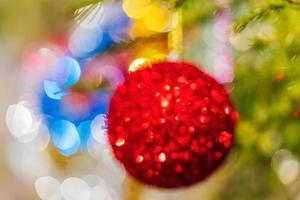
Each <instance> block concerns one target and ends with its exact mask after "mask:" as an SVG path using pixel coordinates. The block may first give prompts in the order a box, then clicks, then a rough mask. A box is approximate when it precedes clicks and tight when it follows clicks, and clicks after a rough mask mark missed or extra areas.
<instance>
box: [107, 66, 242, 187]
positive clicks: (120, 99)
mask: <svg viewBox="0 0 300 200" xmlns="http://www.w3.org/2000/svg"><path fill="white" fill-rule="evenodd" d="M235 119H236V112H235V111H234V110H233V107H232V104H231V102H230V99H229V96H228V94H227V92H226V90H225V89H224V87H223V86H222V85H220V84H219V83H218V82H217V81H216V80H215V79H213V78H212V77H210V76H209V75H207V74H205V73H204V72H202V71H200V70H199V69H198V68H197V67H195V66H193V65H191V64H187V63H184V62H180V63H176V62H163V63H157V64H152V65H150V66H149V67H147V68H144V69H140V70H138V71H136V72H133V73H131V74H130V75H129V76H128V77H127V78H126V79H125V82H124V83H123V84H122V85H120V86H119V87H118V88H117V90H116V92H115V94H114V95H113V97H112V99H111V104H110V108H109V114H108V137H109V141H110V144H111V146H112V149H113V152H114V154H115V156H116V158H117V159H118V160H119V161H120V162H121V163H123V165H124V166H125V168H126V170H127V171H128V173H129V174H131V175H132V176H134V177H135V178H136V179H138V180H139V181H141V182H143V183H146V184H149V185H154V186H159V187H164V188H176V187H182V186H188V185H191V184H194V183H197V182H199V181H201V180H203V179H205V178H206V177H208V176H209V175H210V174H211V173H212V172H214V171H215V170H216V169H217V168H218V167H219V166H220V165H221V164H222V162H223V160H224V158H225V157H226V155H227V154H228V151H229V149H230V148H231V146H232V143H233V133H234V127H235Z"/></svg>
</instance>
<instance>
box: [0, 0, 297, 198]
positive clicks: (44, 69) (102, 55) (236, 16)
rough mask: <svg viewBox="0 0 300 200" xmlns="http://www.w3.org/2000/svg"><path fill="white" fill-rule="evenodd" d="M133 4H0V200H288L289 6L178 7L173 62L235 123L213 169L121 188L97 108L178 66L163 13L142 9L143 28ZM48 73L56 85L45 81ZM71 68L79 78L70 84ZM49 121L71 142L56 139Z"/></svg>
mask: <svg viewBox="0 0 300 200" xmlns="http://www.w3.org/2000/svg"><path fill="white" fill-rule="evenodd" d="M112 2H113V3H112ZM136 2H137V1H136V0H132V1H130V0H126V1H125V0H124V1H123V4H124V3H126V6H124V5H122V4H118V3H120V2H118V1H113V0H111V1H110V0H106V1H105V2H103V3H99V1H97V0H89V1H84V0H76V1H52V0H22V1H16V0H0V70H1V71H0V80H1V82H0V83H1V84H0V85H1V86H0V87H1V90H0V93H1V100H0V116H1V118H0V130H1V134H0V137H1V139H0V141H1V145H0V148H1V149H0V199H8V200H10V199H12V200H14V199H16V200H18V199H40V198H42V199H52V200H53V199H112V200H118V199H130V200H135V199H141V200H146V199H157V200H159V199H173V200H175V199H178V200H179V199H183V198H184V199H189V200H196V199H206V200H208V199H213V200H215V199H239V200H240V199H245V200H248V199H249V200H252V199H272V200H274V199H275V200H277V199H278V200H284V199H295V200H299V199H300V178H299V177H300V176H299V175H300V165H299V159H300V148H299V147H300V129H299V126H300V121H299V120H300V119H299V117H300V68H299V65H300V59H299V54H300V39H299V38H300V37H299V36H300V26H299V21H300V2H299V1H297V0H266V1H260V0H211V1H204V0H186V1H178V4H176V6H177V7H178V8H180V9H181V10H182V12H183V13H184V14H183V27H184V32H183V33H184V34H183V35H184V36H183V45H182V51H183V57H184V59H185V60H188V61H190V62H194V63H197V64H199V65H200V66H203V67H202V68H203V69H204V70H205V71H207V72H208V73H210V74H211V75H212V76H214V77H215V78H216V79H217V80H218V81H219V82H221V83H223V84H224V85H225V86H226V87H227V88H228V89H229V90H230V91H231V96H232V100H233V102H234V105H235V107H236V108H237V110H238V111H239V115H240V121H239V124H238V127H237V131H236V144H235V147H234V148H233V150H232V151H231V154H230V156H229V157H228V159H227V161H226V163H225V164H224V166H223V167H222V168H221V169H219V170H218V171H217V172H216V173H215V174H214V175H213V176H212V177H210V178H209V179H208V180H206V181H205V182H203V183H200V184H198V185H196V186H193V187H191V188H186V189H179V190H173V191H162V190H157V189H153V188H149V187H147V186H144V185H140V184H138V183H136V182H135V181H134V180H131V179H130V178H129V177H127V176H126V175H125V172H124V170H123V169H122V168H121V167H120V166H119V164H118V163H116V162H115V161H114V159H113V158H112V155H111V153H110V151H109V149H108V148H107V144H106V141H105V138H103V137H101V135H103V134H102V133H104V132H105V128H103V127H102V125H103V124H104V121H105V119H104V118H105V116H103V115H102V114H105V112H106V106H107V104H108V99H109V97H108V96H109V95H110V94H111V92H112V91H113V88H114V87H115V85H116V84H118V83H119V82H120V81H122V80H123V78H124V76H125V75H126V73H127V71H128V70H129V71H130V70H132V71H134V70H135V69H136V68H138V67H139V66H140V65H143V64H145V63H147V62H152V61H157V60H164V59H166V58H167V57H168V56H169V58H170V57H171V58H173V57H178V55H177V53H178V52H169V50H168V40H170V36H169V37H168V34H169V32H170V31H171V30H172V29H173V28H174V27H176V25H174V23H175V24H176V23H178V21H180V18H176V15H175V16H174V15H173V12H174V11H173V10H172V8H170V5H171V4H169V3H170V2H169V1H167V0H157V1H156V0H153V1H152V3H153V2H154V3H155V4H151V5H152V7H151V9H152V10H151V11H152V12H151V15H150V14H148V16H147V15H146V16H142V15H145V13H147V12H142V11H143V9H145V8H144V7H143V6H145V5H143V4H142V3H141V4H138V5H137V4H136ZM140 2H144V0H143V1H142V0H141V1H140ZM145 2H146V1H145ZM149 2H150V1H149ZM149 2H148V3H149ZM147 5H148V4H147ZM172 6H173V4H172ZM147 9H148V8H147ZM109 13H110V15H109ZM103 16H106V17H103ZM114 17H115V18H114ZM105 20H106V21H105ZM174 21H175V22H174ZM110 24H113V25H110ZM99 27H101V31H102V32H101V33H100V32H99V30H100V29H99ZM177 31H179V36H178V35H177V36H174V37H175V38H176V37H180V29H178V30H177ZM173 34H175V33H173ZM175 35H176V34H175ZM100 36H101V37H100ZM179 41H180V39H179ZM178 48H179V50H178V49H176V48H175V49H176V50H178V51H179V52H180V51H181V50H180V49H181V47H180V45H179V47H178ZM73 58H74V59H73ZM54 61H55V62H56V63H58V64H53V63H52V62H54ZM59 63H63V64H62V65H64V66H68V67H70V69H71V71H72V72H68V73H69V74H68V75H66V76H67V80H61V79H57V78H56V74H55V73H57V74H60V75H61V72H57V71H55V69H54V72H55V73H52V72H53V71H51V70H52V68H55V66H56V65H57V66H60V64H59ZM66 63H67V64H66ZM79 65H80V66H88V69H89V70H81V71H80V72H78V71H77V72H78V73H75V72H74V71H76V70H77V69H78V68H77V67H78V66H79ZM52 66H54V67H52ZM101 66H106V68H104V69H103V68H101ZM128 66H130V67H129V68H128ZM100 68H101V70H99V69H100ZM80 73H81V74H80ZM49 74H50V75H49ZM53 74H54V75H53ZM93 74H94V75H95V74H96V75H97V76H96V77H95V76H93ZM79 75H81V78H80V80H79ZM53 77H54V78H53ZM99 77H100V78H99ZM44 80H47V81H48V82H45V81H44ZM67 87H71V90H70V91H71V92H72V95H71V97H70V98H67V99H64V98H63V97H64V96H65V95H66V94H67V93H68V92H70V91H69V90H66V89H65V88H67ZM99 91H100V93H98V92H99ZM82 93H84V95H82ZM86 99H87V100H86ZM93 102H101V105H100V106H97V105H98V104H97V105H96V104H94V103H93ZM50 104H51V105H57V106H58V107H55V106H53V107H51V108H50V109H48V110H47V109H46V108H45V105H50ZM60 105H63V107H64V110H59V109H58V108H60V107H59V106H60ZM46 107H47V106H46ZM85 108H86V109H85ZM60 112H61V113H60ZM16 115H17V117H16ZM20 116H21V117H20ZM82 116H85V117H84V122H85V124H83V123H81V122H82V119H81V118H82ZM18 117H19V118H18ZM56 117H57V118H67V119H68V120H69V121H72V123H71V124H70V123H69V122H68V123H65V124H63V125H61V126H63V127H64V128H65V129H64V130H68V131H69V130H73V129H76V131H78V132H79V135H80V137H79V136H73V135H70V134H69V132H68V131H67V132H68V133H66V137H64V138H61V137H58V136H57V135H56V132H59V131H60V129H59V128H57V129H56V128H55V127H56V126H54V128H53V127H52V125H51V123H52V121H51V120H52V119H53V118H56ZM16 124H17V125H16ZM95 124H96V125H95ZM99 124H100V125H99ZM61 126H59V127H61ZM97 126H101V127H97ZM28 127H29V128H28ZM33 127H34V128H33ZM50 127H52V128H50ZM66 127H67V128H66ZM26 128H28V130H29V131H28V132H26V133H25V129H26ZM33 129H34V130H33ZM50 129H51V130H50ZM96 129H97V130H101V131H102V132H101V131H100V133H99V132H97V131H95V130H96ZM86 132H88V135H87V136H86V134H82V133H86ZM68 134H69V135H68ZM99 134H100V136H99ZM56 136H57V137H56ZM85 136H86V137H85ZM50 137H51V141H50ZM56 138H58V139H56ZM62 141H63V142H62ZM65 141H72V143H70V144H69V143H68V144H67V142H65ZM78 141H79V143H78ZM70 177H71V178H70ZM74 194H76V195H75V196H74Z"/></svg>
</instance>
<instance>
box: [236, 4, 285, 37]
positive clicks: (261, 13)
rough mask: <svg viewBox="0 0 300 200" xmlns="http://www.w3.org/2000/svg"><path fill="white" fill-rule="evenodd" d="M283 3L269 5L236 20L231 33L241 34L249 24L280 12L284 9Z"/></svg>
mask: <svg viewBox="0 0 300 200" xmlns="http://www.w3.org/2000/svg"><path fill="white" fill-rule="evenodd" d="M285 6H286V4H285V3H283V2H282V3H276V4H274V3H271V4H269V5H268V6H266V7H264V8H259V9H256V10H254V11H252V12H251V13H250V14H249V15H248V16H246V17H244V18H242V19H240V20H238V21H237V22H235V23H234V25H233V31H234V32H237V33H239V32H241V31H243V30H244V29H245V28H246V27H247V26H248V25H249V24H250V23H253V22H256V21H259V20H262V19H264V18H266V17H268V16H270V14H271V13H273V12H279V11H282V10H283V9H284V8H285Z"/></svg>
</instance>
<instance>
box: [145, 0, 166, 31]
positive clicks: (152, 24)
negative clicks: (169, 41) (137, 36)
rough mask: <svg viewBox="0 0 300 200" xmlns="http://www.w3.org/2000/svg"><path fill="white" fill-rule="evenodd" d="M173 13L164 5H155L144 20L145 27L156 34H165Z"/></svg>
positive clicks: (150, 7) (149, 9)
mask: <svg viewBox="0 0 300 200" xmlns="http://www.w3.org/2000/svg"><path fill="white" fill-rule="evenodd" d="M171 19H172V13H171V11H170V10H169V9H168V8H167V7H166V6H165V5H163V4H159V3H153V4H151V5H150V6H149V8H148V10H147V14H146V15H145V17H144V18H143V20H144V23H145V26H146V27H147V28H148V29H149V30H151V31H155V32H164V31H166V29H167V28H168V26H169V25H170V23H171Z"/></svg>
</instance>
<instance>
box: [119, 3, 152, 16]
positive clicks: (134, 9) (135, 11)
mask: <svg viewBox="0 0 300 200" xmlns="http://www.w3.org/2000/svg"><path fill="white" fill-rule="evenodd" d="M150 5H151V0H123V10H124V12H125V13H126V15H127V16H128V17H130V18H133V19H140V18H142V17H144V16H145V15H146V13H148V9H149V8H150Z"/></svg>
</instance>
